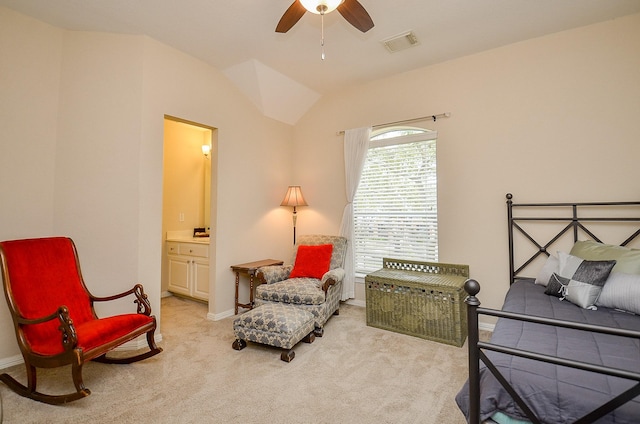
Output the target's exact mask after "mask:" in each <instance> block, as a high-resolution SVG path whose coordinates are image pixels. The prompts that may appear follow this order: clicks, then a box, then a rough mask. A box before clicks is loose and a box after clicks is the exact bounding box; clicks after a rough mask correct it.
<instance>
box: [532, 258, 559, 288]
mask: <svg viewBox="0 0 640 424" xmlns="http://www.w3.org/2000/svg"><path fill="white" fill-rule="evenodd" d="M559 270H560V261H559V260H558V258H557V257H556V256H553V255H549V257H548V258H547V261H546V262H545V263H544V265H543V266H542V269H541V270H540V272H539V273H538V275H537V276H536V284H539V285H541V286H545V287H546V286H547V284H548V283H549V278H551V276H552V275H553V273H554V272H555V273H556V274H557V273H558V271H559Z"/></svg>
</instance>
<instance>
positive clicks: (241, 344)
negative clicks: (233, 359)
mask: <svg viewBox="0 0 640 424" xmlns="http://www.w3.org/2000/svg"><path fill="white" fill-rule="evenodd" d="M231 347H232V348H234V349H235V350H242V349H244V348H245V347H247V342H245V341H244V340H240V339H236V340H235V341H234V342H233V344H232V345H231Z"/></svg>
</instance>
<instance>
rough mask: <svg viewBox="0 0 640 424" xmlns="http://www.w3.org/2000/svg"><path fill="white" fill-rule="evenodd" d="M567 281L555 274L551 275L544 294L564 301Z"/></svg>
mask: <svg viewBox="0 0 640 424" xmlns="http://www.w3.org/2000/svg"><path fill="white" fill-rule="evenodd" d="M569 281H570V280H569V279H568V278H564V277H561V276H559V275H558V274H557V273H555V272H554V273H552V274H551V277H549V281H547V289H546V290H545V291H544V294H548V295H549V296H555V297H559V298H561V299H564V296H565V290H566V287H567V286H568V285H569Z"/></svg>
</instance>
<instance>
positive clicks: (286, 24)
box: [276, 0, 307, 33]
mask: <svg viewBox="0 0 640 424" xmlns="http://www.w3.org/2000/svg"><path fill="white" fill-rule="evenodd" d="M306 11H307V9H305V8H304V6H302V4H301V3H300V2H299V1H298V0H296V1H294V2H293V4H292V5H291V6H289V8H288V9H287V11H286V12H284V15H282V18H280V22H278V26H276V32H283V33H284V32H287V31H289V30H290V29H291V28H292V27H293V26H294V25H295V24H296V23H298V21H299V20H300V18H302V15H304V12H306Z"/></svg>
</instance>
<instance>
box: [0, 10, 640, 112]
mask: <svg viewBox="0 0 640 424" xmlns="http://www.w3.org/2000/svg"><path fill="white" fill-rule="evenodd" d="M292 1H293V0H226V1H225V0H181V1H175V0H135V1H131V0H109V1H105V0H0V6H6V7H8V8H10V9H13V10H15V11H18V12H20V13H23V14H26V15H29V16H32V17H35V18H37V19H39V20H42V21H45V22H48V23H51V24H53V25H56V26H58V27H61V28H65V29H69V30H80V31H104V32H115V33H128V34H145V35H148V36H150V37H152V38H154V39H156V40H158V41H161V42H163V43H165V44H167V45H170V46H173V47H175V48H177V49H179V50H182V51H184V52H186V53H188V54H191V55H192V56H195V57H197V58H199V59H201V60H203V61H205V62H208V63H210V64H211V65H212V66H214V67H216V68H217V69H219V70H220V71H222V72H223V73H224V74H225V75H226V76H227V77H229V78H230V79H231V81H233V82H234V83H235V84H236V85H237V86H238V87H239V88H240V90H242V92H243V93H244V94H245V95H247V96H248V97H249V98H250V99H251V100H252V101H253V102H254V103H255V104H256V106H257V107H258V108H260V110H261V111H262V112H263V113H264V114H265V115H266V116H269V117H271V118H274V119H277V120H280V121H283V122H286V123H289V124H294V123H295V122H296V121H297V120H298V119H299V118H300V117H301V116H302V115H303V114H304V113H305V112H306V111H307V110H308V109H309V108H310V107H311V106H312V105H313V104H314V103H315V102H316V101H317V100H318V99H319V98H320V97H321V96H322V95H324V94H326V93H329V92H332V91H334V90H340V89H342V88H344V87H346V86H350V85H354V84H359V83H363V82H366V81H371V80H374V79H378V78H382V77H385V76H389V75H392V74H396V73H401V72H405V71H409V70H412V69H416V68H420V67H424V66H428V65H432V64H436V63H440V62H443V61H447V60H451V59H454V58H457V57H461V56H465V55H469V54H473V53H477V52H480V51H484V50H488V49H492V48H496V47H499V46H503V45H507V44H511V43H515V42H518V41H522V40H526V39H529V38H534V37H539V36H542V35H545V34H550V33H554V32H558V31H562V30H566V29H571V28H576V27H579V26H584V25H589V24H592V23H596V22H600V21H604V20H609V19H615V18H617V17H620V16H624V15H628V14H633V13H640V1H638V0H445V1H443V0H359V1H360V3H361V4H362V5H363V6H364V7H365V8H366V10H367V11H368V12H369V14H370V16H371V18H372V19H373V22H374V24H375V26H374V27H373V28H372V29H371V30H369V31H368V32H366V33H362V32H360V31H358V30H357V29H355V28H354V27H352V26H351V25H350V24H349V23H348V22H347V21H346V20H345V19H344V18H343V17H342V16H341V15H340V14H339V13H338V12H337V11H336V12H331V13H329V14H327V15H326V16H325V17H324V53H325V56H326V58H325V59H324V60H322V59H321V33H322V25H321V21H322V19H321V17H320V16H319V15H315V14H312V13H309V12H307V13H305V15H304V16H303V17H302V18H301V19H300V21H299V22H298V23H297V24H296V25H295V26H294V27H293V28H292V29H291V30H290V31H288V32H287V33H285V34H280V33H276V32H275V27H276V24H277V23H278V21H279V19H280V17H281V16H282V14H283V13H284V12H285V10H286V9H287V8H288V7H289V6H290V5H291V3H292ZM408 31H413V33H414V34H415V36H416V38H417V40H418V43H417V44H416V45H415V46H413V47H410V48H408V49H406V50H402V51H398V52H395V53H391V52H389V51H388V50H387V49H386V48H385V46H384V45H383V43H382V41H383V40H385V39H388V38H390V37H393V36H396V35H400V34H404V33H406V32H408Z"/></svg>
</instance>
